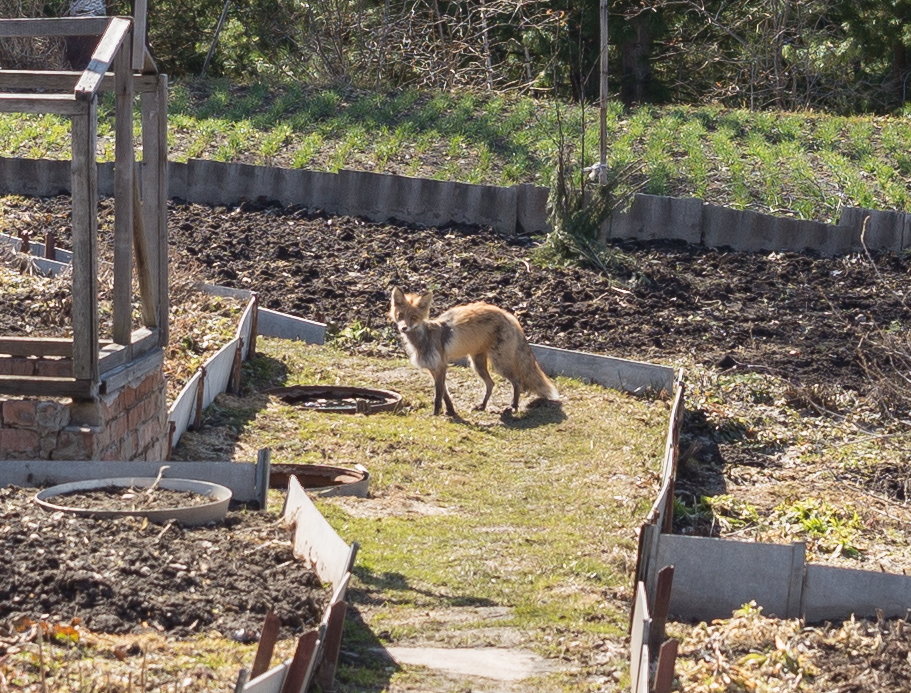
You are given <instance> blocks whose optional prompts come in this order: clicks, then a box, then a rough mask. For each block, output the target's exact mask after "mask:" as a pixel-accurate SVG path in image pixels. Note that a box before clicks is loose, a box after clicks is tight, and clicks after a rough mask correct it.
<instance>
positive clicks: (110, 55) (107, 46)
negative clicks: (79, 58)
mask: <svg viewBox="0 0 911 693" xmlns="http://www.w3.org/2000/svg"><path fill="white" fill-rule="evenodd" d="M131 25H132V22H130V20H129V19H124V18H123V17H112V18H111V19H110V23H109V24H108V28H107V29H106V30H105V32H104V34H103V35H102V37H101V40H100V41H99V42H98V45H97V46H96V47H95V52H94V53H92V58H91V60H89V64H88V66H86V68H85V70H84V71H83V73H82V77H80V78H79V81H78V82H77V83H76V92H75V93H76V98H77V99H80V100H83V101H85V100H87V99H91V98H94V97H95V95H96V94H97V93H98V91H99V89H101V80H102V79H104V73H105V72H107V71H108V69H109V68H110V66H111V63H112V62H113V61H114V57H115V56H116V55H117V51H118V50H119V49H120V46H121V44H122V43H123V42H124V40H125V39H127V37H128V36H129V33H130V27H131Z"/></svg>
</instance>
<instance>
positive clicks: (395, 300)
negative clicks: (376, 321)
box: [392, 286, 405, 305]
mask: <svg viewBox="0 0 911 693" xmlns="http://www.w3.org/2000/svg"><path fill="white" fill-rule="evenodd" d="M404 302H405V294H404V292H403V291H402V290H401V289H400V288H399V287H397V286H394V287H392V305H401V304H403V303H404Z"/></svg>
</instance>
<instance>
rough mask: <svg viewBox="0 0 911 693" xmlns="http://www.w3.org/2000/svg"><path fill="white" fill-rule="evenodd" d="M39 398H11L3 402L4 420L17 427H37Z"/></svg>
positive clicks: (10, 425) (8, 424)
mask: <svg viewBox="0 0 911 693" xmlns="http://www.w3.org/2000/svg"><path fill="white" fill-rule="evenodd" d="M37 405H38V400H34V399H11V400H7V401H6V402H4V403H3V421H4V424H5V425H6V426H9V427H15V428H35V427H37V425H38V414H37V411H36V410H37Z"/></svg>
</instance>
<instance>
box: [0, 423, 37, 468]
mask: <svg viewBox="0 0 911 693" xmlns="http://www.w3.org/2000/svg"><path fill="white" fill-rule="evenodd" d="M40 446H41V436H39V435H38V432H37V431H32V430H29V429H26V428H5V427H4V428H0V459H8V460H21V459H34V458H35V457H36V456H37V455H38V454H39V452H40Z"/></svg>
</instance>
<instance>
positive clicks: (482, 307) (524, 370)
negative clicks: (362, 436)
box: [389, 287, 560, 416]
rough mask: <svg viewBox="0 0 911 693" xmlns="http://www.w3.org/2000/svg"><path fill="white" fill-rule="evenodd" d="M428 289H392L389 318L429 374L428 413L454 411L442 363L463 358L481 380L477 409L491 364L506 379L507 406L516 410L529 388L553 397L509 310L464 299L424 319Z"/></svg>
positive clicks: (414, 359)
mask: <svg viewBox="0 0 911 693" xmlns="http://www.w3.org/2000/svg"><path fill="white" fill-rule="evenodd" d="M432 300H433V293H432V292H430V291H428V292H427V293H425V294H423V295H418V294H406V293H404V292H403V291H402V290H401V289H399V288H398V287H396V288H394V289H393V290H392V304H391V306H390V308H389V317H390V318H391V319H392V321H393V322H394V323H395V324H396V327H397V328H398V330H399V333H400V334H401V336H402V342H403V343H404V345H405V350H406V351H407V352H408V356H409V357H410V358H411V363H413V364H414V365H415V366H417V367H418V368H426V369H427V370H428V371H430V374H431V375H432V376H433V384H434V397H433V413H434V415H437V414H439V413H440V410H441V409H442V405H443V403H444V402H445V403H446V414H447V415H449V416H456V412H455V408H454V407H453V406H452V400H451V399H450V397H449V391H448V390H447V389H446V368H447V366H448V364H449V363H450V362H451V361H455V360H457V359H460V358H463V357H465V356H467V357H468V360H469V361H470V362H471V367H472V368H473V369H474V371H475V373H477V374H478V377H479V378H481V380H483V381H484V399H482V400H481V403H480V404H479V405H478V406H477V407H475V409H476V410H483V409H484V408H486V407H487V402H488V401H489V400H490V393H491V392H492V391H493V378H491V377H490V372H489V371H488V370H487V363H488V360H489V361H490V365H491V366H493V369H494V370H495V371H496V372H497V373H499V374H500V375H502V376H503V377H504V378H506V379H507V380H508V381H509V382H511V383H512V408H513V410H518V408H519V395H520V394H521V393H522V392H534V393H535V394H537V395H539V396H540V397H542V398H544V399H549V400H554V401H559V399H560V393H558V392H557V388H556V387H554V384H553V383H552V382H551V381H550V379H549V378H548V377H547V376H546V375H544V372H543V371H542V370H541V367H540V366H539V365H538V362H537V361H536V360H535V357H534V354H532V353H531V347H530V346H529V345H528V340H527V339H526V338H525V333H524V332H523V331H522V326H521V325H519V321H518V320H516V318H515V316H514V315H512V314H511V313H507V312H506V311H505V310H503V309H502V308H497V307H496V306H492V305H490V304H489V303H469V304H467V305H464V306H455V307H454V308H450V309H449V310H447V311H446V312H445V313H443V314H442V315H440V316H439V317H437V318H435V319H433V320H431V319H430V303H431V301H432Z"/></svg>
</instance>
